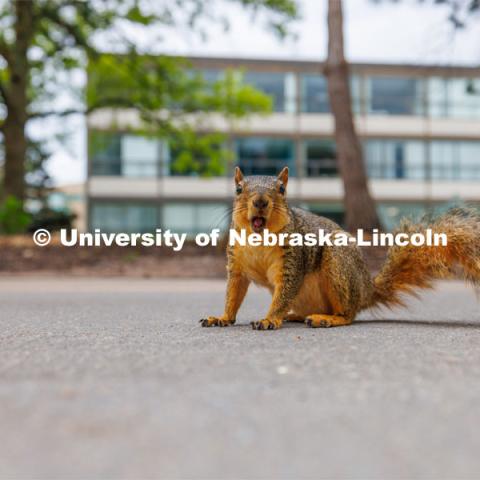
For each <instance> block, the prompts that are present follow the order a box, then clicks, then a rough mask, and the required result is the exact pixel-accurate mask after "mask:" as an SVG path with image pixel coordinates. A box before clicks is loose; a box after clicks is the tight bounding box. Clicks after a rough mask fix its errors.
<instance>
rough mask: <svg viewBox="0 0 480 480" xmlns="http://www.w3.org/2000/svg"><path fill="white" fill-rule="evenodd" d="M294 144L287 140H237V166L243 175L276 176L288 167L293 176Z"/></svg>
mask: <svg viewBox="0 0 480 480" xmlns="http://www.w3.org/2000/svg"><path fill="white" fill-rule="evenodd" d="M293 152H294V144H293V141H291V140H288V139H276V138H256V137H250V138H240V139H238V140H237V158H238V165H239V166H240V168H241V169H242V170H243V173H244V174H245V175H277V174H278V173H280V171H281V170H282V168H283V167H285V166H288V167H289V168H290V170H291V174H292V175H294V174H295V162H294V153H293Z"/></svg>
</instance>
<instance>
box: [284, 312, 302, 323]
mask: <svg viewBox="0 0 480 480" xmlns="http://www.w3.org/2000/svg"><path fill="white" fill-rule="evenodd" d="M283 321H284V322H304V321H305V317H304V316H303V315H298V314H296V313H289V314H288V315H285V317H284V318H283Z"/></svg>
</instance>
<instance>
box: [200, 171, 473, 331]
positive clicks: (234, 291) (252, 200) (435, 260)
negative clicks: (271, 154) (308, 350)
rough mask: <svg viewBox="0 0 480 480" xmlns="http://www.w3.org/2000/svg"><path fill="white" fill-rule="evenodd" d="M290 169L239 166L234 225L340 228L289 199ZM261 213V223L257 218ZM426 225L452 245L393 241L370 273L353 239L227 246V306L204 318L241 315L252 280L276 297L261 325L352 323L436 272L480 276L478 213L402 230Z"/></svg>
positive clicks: (216, 322) (223, 322) (225, 320)
mask: <svg viewBox="0 0 480 480" xmlns="http://www.w3.org/2000/svg"><path fill="white" fill-rule="evenodd" d="M287 184H288V169H287V168H285V169H283V170H282V172H281V173H280V175H279V176H278V177H277V178H275V177H261V176H255V177H247V178H244V177H243V174H242V172H241V171H240V169H238V168H237V169H236V171H235V185H236V190H237V196H236V199H235V202H234V209H233V217H232V225H231V228H233V229H236V230H237V231H239V230H241V229H245V230H246V231H247V234H250V233H252V232H253V231H261V230H263V229H264V228H267V229H268V230H269V231H270V232H274V233H277V234H278V233H294V232H296V233H301V234H306V233H317V232H318V230H319V229H323V230H325V231H326V232H335V231H339V230H341V229H340V227H339V226H338V225H337V224H335V223H334V222H332V221H330V220H328V219H326V218H323V217H318V216H316V215H313V214H311V213H309V212H306V211H304V210H301V209H298V208H290V207H289V206H288V204H287V201H286V187H287ZM258 218H261V219H263V220H262V223H261V225H260V226H259V225H258V224H256V220H255V219H258ZM427 227H430V228H432V229H433V231H434V232H439V233H440V232H441V233H446V234H447V236H448V242H449V243H448V246H447V247H414V246H407V247H392V248H391V249H390V251H389V255H388V258H387V261H386V263H385V265H384V267H383V268H382V270H381V272H380V273H379V275H378V276H377V277H376V278H375V279H373V280H372V278H371V277H370V274H369V272H368V270H367V267H366V264H365V261H364V260H363V257H362V255H361V253H360V251H359V249H358V247H356V246H355V245H354V244H349V245H348V246H345V247H319V246H315V247H306V246H303V247H295V246H289V245H287V246H285V247H280V246H275V247H265V246H260V247H250V246H240V245H235V246H233V247H228V249H227V258H228V265H227V271H228V282H227V295H226V301H225V312H224V313H223V315H222V316H221V317H208V318H206V319H202V320H201V321H200V322H201V324H202V325H203V326H206V327H209V326H228V325H231V324H233V323H235V320H236V315H237V311H238V309H239V308H240V306H241V303H242V301H243V299H244V297H245V295H246V293H247V289H248V286H249V284H250V282H254V283H256V284H258V285H261V286H264V287H266V288H268V289H269V290H270V292H271V294H272V303H271V305H270V308H269V311H268V312H267V314H266V316H265V318H264V319H261V320H258V321H254V322H252V327H253V328H254V329H256V330H273V329H277V328H280V327H281V326H282V323H283V321H284V320H287V321H301V320H304V321H305V323H306V324H307V325H309V326H311V327H332V326H341V325H349V324H350V323H352V321H353V320H354V319H355V317H356V315H357V314H358V312H360V311H361V310H363V309H365V308H369V307H373V306H376V305H382V304H383V305H387V306H394V305H399V304H402V298H401V296H402V294H404V293H407V294H416V293H417V291H418V290H419V289H420V288H429V287H431V285H432V280H433V279H435V278H445V277H448V276H450V275H451V274H452V269H453V267H454V266H455V265H457V264H458V265H460V266H461V267H463V272H464V276H465V278H466V279H467V280H469V281H471V282H473V283H477V282H479V281H480V223H479V218H478V215H477V214H474V213H473V212H467V211H463V210H462V211H459V210H456V211H451V212H450V213H448V214H446V215H444V216H443V217H440V218H439V219H438V220H437V221H436V222H434V223H433V224H430V225H428V224H427V223H422V224H418V225H414V224H410V223H407V222H405V223H404V224H403V225H402V231H404V232H406V233H415V232H422V231H423V230H425V229H426V228H427Z"/></svg>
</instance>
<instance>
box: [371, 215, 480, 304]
mask: <svg viewBox="0 0 480 480" xmlns="http://www.w3.org/2000/svg"><path fill="white" fill-rule="evenodd" d="M427 229H431V231H432V233H433V234H440V233H444V234H446V236H447V245H446V246H420V247H416V246H413V245H411V244H409V245H408V246H405V247H400V246H393V247H391V248H390V250H389V252H388V256H387V260H386V262H385V264H384V266H383V267H382V269H381V271H380V273H379V274H378V275H377V276H376V277H375V279H374V281H373V282H374V293H373V298H372V303H371V305H370V306H375V305H386V306H388V307H393V306H395V305H403V301H402V295H403V294H411V295H415V294H416V292H417V290H418V289H419V288H431V286H432V280H434V279H437V278H448V277H451V276H452V275H453V273H454V272H455V268H456V267H461V271H462V275H463V277H464V278H465V280H467V281H469V282H471V283H473V284H474V285H478V284H479V283H480V216H479V214H478V213H476V212H474V211H473V210H468V209H452V210H450V211H448V212H447V213H446V214H444V215H442V216H441V217H439V218H438V219H437V220H436V221H434V222H433V223H429V222H426V221H423V222H421V223H419V224H413V223H411V222H408V221H404V222H403V224H402V225H401V227H400V231H401V232H405V233H407V234H408V235H409V236H410V235H412V234H413V233H423V234H425V232H426V230H427Z"/></svg>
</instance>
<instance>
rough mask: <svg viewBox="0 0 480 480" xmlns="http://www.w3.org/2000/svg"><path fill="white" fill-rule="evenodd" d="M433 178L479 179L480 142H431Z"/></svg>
mask: <svg viewBox="0 0 480 480" xmlns="http://www.w3.org/2000/svg"><path fill="white" fill-rule="evenodd" d="M430 158H431V177H432V179H434V180H480V142H473V141H472V142H452V141H442V140H435V141H432V142H431V150H430Z"/></svg>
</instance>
